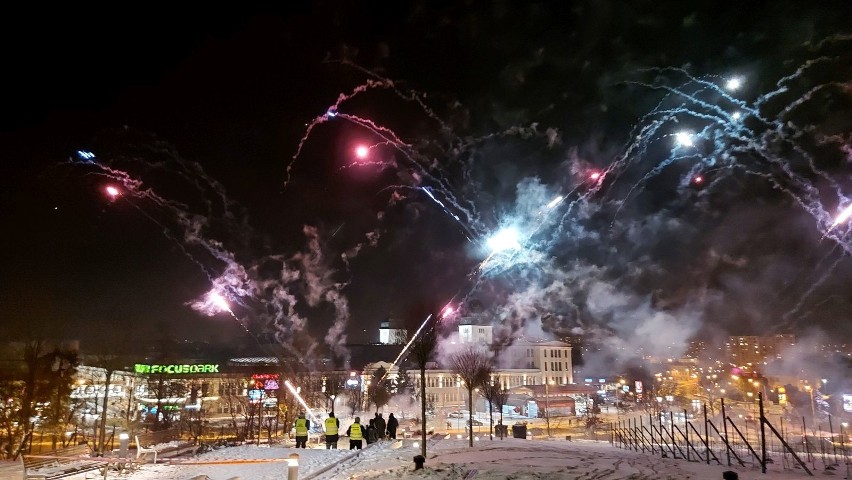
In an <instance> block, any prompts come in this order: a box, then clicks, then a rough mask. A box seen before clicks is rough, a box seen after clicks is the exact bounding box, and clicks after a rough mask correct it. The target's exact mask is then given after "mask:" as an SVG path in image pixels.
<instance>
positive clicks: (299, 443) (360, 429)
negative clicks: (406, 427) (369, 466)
mask: <svg viewBox="0 0 852 480" xmlns="http://www.w3.org/2000/svg"><path fill="white" fill-rule="evenodd" d="M294 427H295V429H296V448H306V447H307V443H308V431H309V430H310V429H311V421H310V420H308V419H307V418H305V414H304V413H300V414H299V416H298V418H296V421H295V422H294ZM397 428H399V421H398V420H397V419H396V417H394V416H393V414H392V413H391V414H390V415H389V416H388V420H387V422H385V419H384V417H383V416H382V414H381V413H376V416H375V418H371V419H370V422H369V424H368V425H367V427H366V428H365V427H364V426H363V425H361V417H355V422H354V423H352V425H350V426H349V428H347V429H346V435H347V436H348V437H349V449H350V450H360V449H361V447H362V446H363V441H364V440H367V444H368V445H369V444H371V443H375V442H378V441H379V440H383V439H384V438H385V437H387V438H389V439H391V440H396V429H397ZM339 439H340V419H338V418H336V417H335V416H334V412H330V413H329V414H328V418H326V419H325V448H326V449H329V450H336V449H337V441H338V440H339Z"/></svg>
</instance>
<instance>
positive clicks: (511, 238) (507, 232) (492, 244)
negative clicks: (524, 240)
mask: <svg viewBox="0 0 852 480" xmlns="http://www.w3.org/2000/svg"><path fill="white" fill-rule="evenodd" d="M488 248H490V249H491V252H492V253H497V252H503V251H506V250H520V249H521V244H520V242H518V232H517V230H515V229H514V228H504V229H503V230H500V231H499V232H497V233H495V234H494V236H492V237H491V238H489V239H488Z"/></svg>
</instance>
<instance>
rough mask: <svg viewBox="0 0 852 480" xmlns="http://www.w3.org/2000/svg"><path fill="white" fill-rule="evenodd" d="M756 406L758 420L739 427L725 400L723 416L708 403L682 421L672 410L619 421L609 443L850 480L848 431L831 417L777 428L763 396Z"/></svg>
mask: <svg viewBox="0 0 852 480" xmlns="http://www.w3.org/2000/svg"><path fill="white" fill-rule="evenodd" d="M757 407H758V409H759V411H758V412H756V413H757V418H754V419H750V418H748V417H747V418H745V420H744V422H740V423H738V422H737V421H735V420H734V419H733V418H731V416H729V415H728V413H727V411H726V406H725V400H724V399H722V401H721V413H720V414H714V415H708V413H707V405H706V404H705V405H704V406H703V411H702V412H699V413H698V414H693V415H690V414H689V413H688V412H687V411H686V410H684V411H683V419H682V420H681V419H680V418H675V413H674V412H672V411H669V412H661V413H659V414H656V415H654V414H649V415H647V416H638V417H634V418H629V419H625V420H619V421H618V422H612V423H611V424H610V431H611V433H610V443H612V444H613V445H615V446H617V447H620V448H624V449H629V450H633V451H636V452H642V453H647V454H650V455H660V456H661V457H670V458H676V459H683V460H686V461H691V462H705V463H707V464H708V465H709V464H710V463H711V462H713V463H715V464H718V465H727V466H732V465H734V464H735V463H736V464H738V465H740V466H742V467H746V466H750V467H759V468H760V469H761V471H762V472H763V473H766V469H767V465H771V464H780V465H781V468H782V469H783V470H785V471H803V472H805V473H807V474H808V475H810V476H813V475H814V472H816V471H819V470H824V471H829V472H830V471H832V470H842V471H845V474H846V478H850V469H852V461H850V452H849V449H848V442H847V438H846V435H847V434H848V431H844V428H843V426H842V425H841V426H840V431H839V434H835V432H834V423H833V421H832V417H831V416H829V417H828V419H827V425H824V424H819V423H816V422H812V423H814V424H812V425H810V426H809V425H807V422H806V420H805V418H804V417H803V418H802V424H801V425H798V422H791V421H790V419H789V417H788V421H787V424H786V425H785V422H784V417H781V416H779V417H778V422H777V425H776V424H775V423H773V422H772V421H770V419H769V418H768V417H767V416H766V414H765V412H764V403H763V395H761V394H758V398H757ZM678 417H680V414H678ZM690 417H691V418H690ZM696 417H698V418H696ZM826 426H827V427H828V431H827V432H826V431H825V430H824V429H825V427H826Z"/></svg>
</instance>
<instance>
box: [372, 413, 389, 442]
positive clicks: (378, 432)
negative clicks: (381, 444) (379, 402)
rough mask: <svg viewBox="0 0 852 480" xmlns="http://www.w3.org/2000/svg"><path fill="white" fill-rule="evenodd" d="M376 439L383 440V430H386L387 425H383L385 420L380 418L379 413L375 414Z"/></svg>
mask: <svg viewBox="0 0 852 480" xmlns="http://www.w3.org/2000/svg"><path fill="white" fill-rule="evenodd" d="M375 420H376V438H377V439H378V440H381V439H383V438H385V430H386V429H387V424H386V423H385V419H384V418H383V417H382V414H381V413H376V418H375Z"/></svg>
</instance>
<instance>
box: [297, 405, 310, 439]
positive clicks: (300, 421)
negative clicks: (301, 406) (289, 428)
mask: <svg viewBox="0 0 852 480" xmlns="http://www.w3.org/2000/svg"><path fill="white" fill-rule="evenodd" d="M295 427H296V448H307V445H308V429H310V428H311V421H310V420H308V419H307V418H305V413H304V412H301V413H299V418H297V419H296V422H295Z"/></svg>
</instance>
